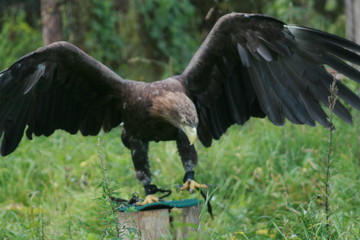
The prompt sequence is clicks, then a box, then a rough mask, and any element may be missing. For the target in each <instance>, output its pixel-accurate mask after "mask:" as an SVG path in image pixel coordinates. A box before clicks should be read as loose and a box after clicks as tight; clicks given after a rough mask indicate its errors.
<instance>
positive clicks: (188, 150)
mask: <svg viewBox="0 0 360 240" xmlns="http://www.w3.org/2000/svg"><path fill="white" fill-rule="evenodd" d="M176 145H177V148H178V150H179V155H180V158H181V162H182V164H183V167H184V170H185V176H184V179H183V182H184V184H183V185H180V190H181V191H185V190H189V192H190V193H193V192H195V190H196V189H200V188H207V187H208V186H207V185H205V184H199V183H197V182H195V172H194V170H193V169H194V168H195V166H196V164H197V162H198V158H197V153H196V149H195V147H194V145H190V142H189V140H188V139H187V137H186V136H185V135H184V134H183V133H179V137H178V139H177V140H176Z"/></svg>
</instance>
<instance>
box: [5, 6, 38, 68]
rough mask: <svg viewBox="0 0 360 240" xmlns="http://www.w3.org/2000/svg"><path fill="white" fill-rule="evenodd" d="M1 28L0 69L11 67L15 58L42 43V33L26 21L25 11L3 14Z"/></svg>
mask: <svg viewBox="0 0 360 240" xmlns="http://www.w3.org/2000/svg"><path fill="white" fill-rule="evenodd" d="M2 21H4V23H3V25H2V28H1V30H0V53H1V56H2V57H1V61H0V69H4V68H6V67H9V66H10V65H11V64H12V63H13V62H14V60H15V59H17V58H18V57H20V56H22V55H25V54H26V53H29V52H31V51H33V50H34V49H36V48H37V47H38V46H40V45H41V41H42V39H41V34H39V32H38V31H36V30H35V29H33V28H32V27H31V26H30V25H29V24H27V23H26V22H25V12H24V11H21V10H20V11H19V12H16V13H15V12H13V11H10V12H9V13H8V14H6V15H4V16H2Z"/></svg>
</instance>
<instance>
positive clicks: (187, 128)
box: [180, 125, 197, 145]
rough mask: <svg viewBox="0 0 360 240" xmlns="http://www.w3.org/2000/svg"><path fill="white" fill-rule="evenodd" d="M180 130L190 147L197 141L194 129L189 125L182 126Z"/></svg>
mask: <svg viewBox="0 0 360 240" xmlns="http://www.w3.org/2000/svg"><path fill="white" fill-rule="evenodd" d="M180 128H181V130H182V131H183V132H184V133H185V134H186V136H187V138H188V139H189V142H190V145H193V144H194V142H195V141H196V139H197V132H196V128H195V127H191V126H189V125H182V126H181V127H180Z"/></svg>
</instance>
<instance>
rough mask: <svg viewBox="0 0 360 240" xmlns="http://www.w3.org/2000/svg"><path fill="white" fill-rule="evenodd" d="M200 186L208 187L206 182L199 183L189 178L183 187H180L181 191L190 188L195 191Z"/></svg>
mask: <svg viewBox="0 0 360 240" xmlns="http://www.w3.org/2000/svg"><path fill="white" fill-rule="evenodd" d="M199 188H208V186H207V185H205V184H199V183H197V182H195V181H194V180H187V181H186V182H185V183H184V184H183V185H182V187H180V191H185V190H189V192H190V193H194V192H195V190H196V189H199Z"/></svg>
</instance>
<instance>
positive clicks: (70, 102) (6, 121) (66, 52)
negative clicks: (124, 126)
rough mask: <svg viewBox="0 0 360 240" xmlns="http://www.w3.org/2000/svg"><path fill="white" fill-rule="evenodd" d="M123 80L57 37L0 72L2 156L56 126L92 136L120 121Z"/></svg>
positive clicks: (46, 134) (47, 134)
mask: <svg viewBox="0 0 360 240" xmlns="http://www.w3.org/2000/svg"><path fill="white" fill-rule="evenodd" d="M123 83H124V81H123V80H122V79H121V78H120V77H119V76H118V75H116V74H115V73H114V72H112V71H111V70H110V69H109V68H107V67H106V66H104V65H102V64H101V63H100V62H98V61H96V60H95V59H93V58H92V57H90V56H89V55H87V54H86V53H84V52H83V51H81V50H80V49H78V48H77V47H75V46H73V45H71V44H70V43H67V42H58V43H54V44H51V45H48V46H46V47H43V48H40V49H38V50H37V51H35V52H32V53H30V54H28V55H26V56H24V57H22V58H21V59H19V60H18V61H17V62H15V63H14V64H13V65H12V66H11V67H9V68H8V69H7V70H5V71H3V72H1V73H0V138H2V143H1V155H7V154H9V153H11V152H12V151H14V150H15V148H16V147H17V146H18V144H19V142H20V140H21V138H22V136H23V133H24V130H25V128H26V126H28V127H27V130H26V135H27V137H28V138H31V137H32V134H35V135H36V136H39V135H45V136H49V135H50V134H52V133H53V132H54V130H56V129H63V130H65V131H67V132H70V133H72V134H73V133H76V132H78V130H80V131H81V133H82V134H83V135H96V134H97V133H98V132H99V131H100V129H101V128H103V129H104V130H105V131H106V130H110V129H111V128H113V127H115V126H117V125H118V124H119V123H120V122H121V118H122V117H121V111H120V104H121V95H122V87H123Z"/></svg>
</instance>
